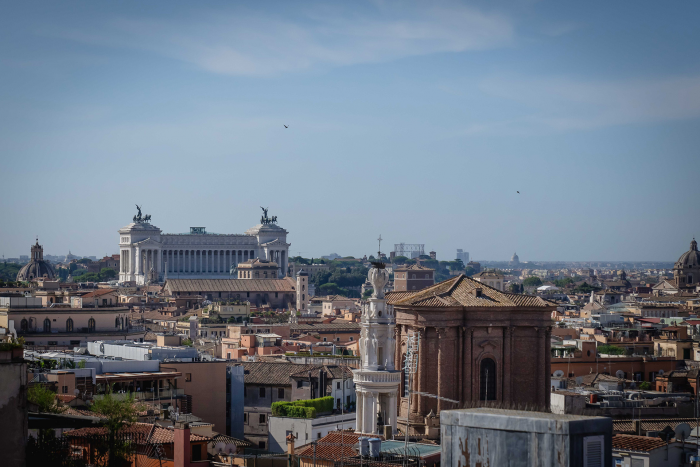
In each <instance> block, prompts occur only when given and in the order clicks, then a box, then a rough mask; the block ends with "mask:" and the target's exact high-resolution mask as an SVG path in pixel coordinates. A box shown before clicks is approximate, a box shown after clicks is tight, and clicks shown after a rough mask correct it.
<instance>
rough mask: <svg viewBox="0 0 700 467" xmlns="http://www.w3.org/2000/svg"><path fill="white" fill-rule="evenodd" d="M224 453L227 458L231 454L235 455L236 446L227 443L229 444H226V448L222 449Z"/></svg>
mask: <svg viewBox="0 0 700 467" xmlns="http://www.w3.org/2000/svg"><path fill="white" fill-rule="evenodd" d="M224 451H225V452H226V453H227V454H228V455H229V456H230V455H231V454H235V453H236V445H235V444H233V443H229V444H227V445H226V447H225V448H224Z"/></svg>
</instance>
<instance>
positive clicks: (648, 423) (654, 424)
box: [613, 418, 697, 433]
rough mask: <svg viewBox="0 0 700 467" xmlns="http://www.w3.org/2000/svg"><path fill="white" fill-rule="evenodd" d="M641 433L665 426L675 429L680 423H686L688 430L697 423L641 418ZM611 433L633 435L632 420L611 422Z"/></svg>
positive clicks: (689, 420)
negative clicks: (688, 426)
mask: <svg viewBox="0 0 700 467" xmlns="http://www.w3.org/2000/svg"><path fill="white" fill-rule="evenodd" d="M640 421H641V424H642V431H644V432H646V431H661V430H663V429H664V428H666V427H667V426H670V427H671V428H672V429H674V430H675V429H676V426H678V425H680V424H681V423H687V424H688V425H690V428H695V426H696V424H697V422H696V420H695V419H694V418H643V419H641V420H640ZM613 432H615V433H634V424H633V423H632V420H628V419H622V420H613Z"/></svg>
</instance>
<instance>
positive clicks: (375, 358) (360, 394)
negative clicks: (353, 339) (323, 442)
mask: <svg viewBox="0 0 700 467" xmlns="http://www.w3.org/2000/svg"><path fill="white" fill-rule="evenodd" d="M368 279H369V281H370V282H371V283H372V287H373V289H374V292H373V293H372V298H370V299H369V303H367V304H365V305H363V307H362V320H361V322H360V329H361V330H360V342H359V348H360V356H361V361H360V362H361V363H360V369H359V370H353V380H354V382H355V391H356V395H357V427H356V431H357V432H358V433H368V434H369V433H377V432H378V430H379V429H380V427H379V426H378V423H377V422H378V419H379V418H380V419H381V424H382V425H389V426H391V430H392V433H395V432H396V417H397V413H398V412H397V397H398V392H399V384H400V382H401V372H400V371H396V370H395V369H394V365H395V362H394V350H395V348H396V339H395V338H394V330H395V328H396V319H395V317H394V310H393V307H391V306H387V304H386V300H384V286H385V285H386V283H387V282H388V281H389V273H388V272H387V270H386V269H384V264H383V263H374V267H373V268H372V269H370V270H369V274H368Z"/></svg>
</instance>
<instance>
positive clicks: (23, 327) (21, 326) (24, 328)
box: [19, 318, 29, 332]
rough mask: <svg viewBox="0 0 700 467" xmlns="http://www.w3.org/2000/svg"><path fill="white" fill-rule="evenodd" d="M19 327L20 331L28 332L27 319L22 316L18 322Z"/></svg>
mask: <svg viewBox="0 0 700 467" xmlns="http://www.w3.org/2000/svg"><path fill="white" fill-rule="evenodd" d="M19 329H20V330H21V331H22V332H28V331H29V321H27V319H26V318H22V322H21V323H20V324H19Z"/></svg>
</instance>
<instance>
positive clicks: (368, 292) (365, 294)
mask: <svg viewBox="0 0 700 467" xmlns="http://www.w3.org/2000/svg"><path fill="white" fill-rule="evenodd" d="M373 292H374V290H372V289H369V290H365V293H363V294H362V298H364V299H365V300H367V299H368V298H369V297H371V296H372V293H373Z"/></svg>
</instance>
